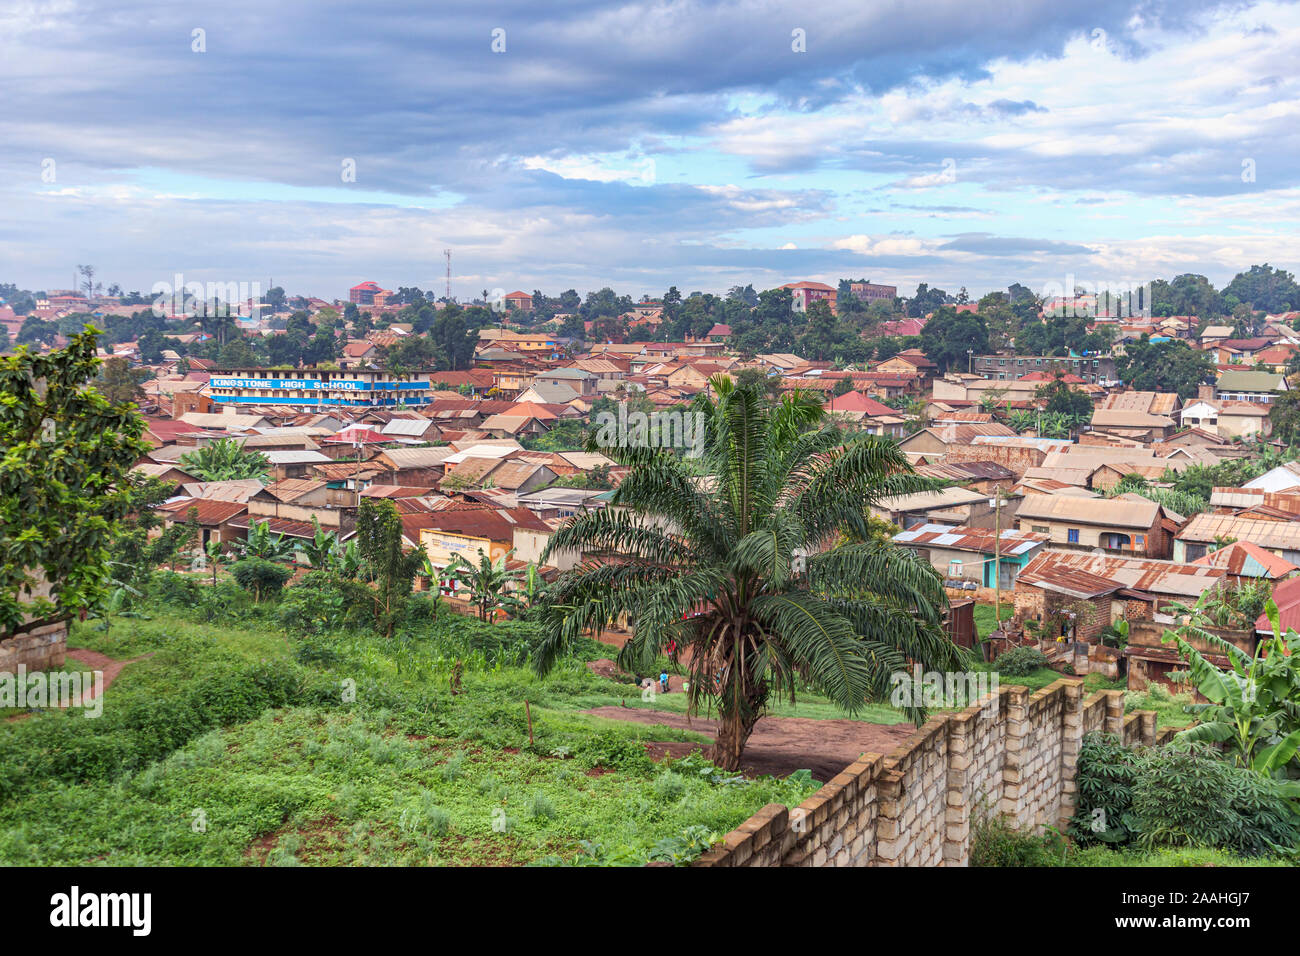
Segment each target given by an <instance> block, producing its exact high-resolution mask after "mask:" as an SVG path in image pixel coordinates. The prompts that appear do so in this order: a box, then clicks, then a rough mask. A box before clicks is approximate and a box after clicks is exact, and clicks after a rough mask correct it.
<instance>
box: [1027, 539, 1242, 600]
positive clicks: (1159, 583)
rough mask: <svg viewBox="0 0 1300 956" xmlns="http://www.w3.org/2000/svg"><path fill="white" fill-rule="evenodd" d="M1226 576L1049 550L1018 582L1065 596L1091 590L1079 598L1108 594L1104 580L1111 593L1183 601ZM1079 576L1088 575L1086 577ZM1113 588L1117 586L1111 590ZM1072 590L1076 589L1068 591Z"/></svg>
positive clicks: (1208, 570)
mask: <svg viewBox="0 0 1300 956" xmlns="http://www.w3.org/2000/svg"><path fill="white" fill-rule="evenodd" d="M1227 573H1228V572H1227V571H1225V570H1224V569H1223V568H1209V567H1204V566H1197V565H1187V564H1179V563H1177V562H1174V561H1157V560H1154V559H1149V558H1123V557H1118V556H1116V555H1108V554H1091V553H1088V552H1083V551H1054V550H1047V551H1043V552H1042V553H1040V554H1039V555H1038V556H1037V557H1035V558H1034V559H1033V560H1032V561H1030V562H1029V564H1028V565H1027V566H1026V567H1025V569H1024V570H1023V571H1021V572H1020V574H1019V576H1018V577H1017V578H1016V582H1017V584H1019V583H1020V582H1024V583H1025V584H1033V585H1040V584H1051V585H1053V586H1055V588H1056V589H1058V590H1062V591H1063V593H1074V591H1079V592H1086V591H1089V590H1091V593H1090V594H1082V593H1081V594H1080V595H1078V596H1089V597H1091V596H1095V595H1096V594H1104V593H1108V592H1107V591H1104V590H1097V588H1099V587H1101V584H1100V581H1105V582H1106V587H1107V588H1110V589H1111V590H1118V589H1119V588H1128V589H1130V590H1134V591H1144V592H1148V593H1152V594H1158V595H1166V596H1170V597H1178V598H1180V599H1181V598H1193V599H1194V598H1197V597H1200V595H1201V594H1203V593H1204V592H1205V591H1207V590H1208V589H1209V588H1210V587H1212V586H1213V585H1214V584H1216V583H1217V582H1219V581H1220V580H1221V579H1222V578H1223V577H1224V576H1225V575H1226V574H1227ZM1079 575H1086V577H1081V576H1079ZM1099 579H1100V580H1099ZM1111 585H1114V587H1113V588H1111V587H1110V586H1111ZM1070 588H1073V590H1071V591H1066V590H1065V589H1070Z"/></svg>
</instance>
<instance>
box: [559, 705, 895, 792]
mask: <svg viewBox="0 0 1300 956" xmlns="http://www.w3.org/2000/svg"><path fill="white" fill-rule="evenodd" d="M585 713H588V714H595V715H596V716H597V717H606V718H609V719H610V720H629V721H633V722H635V723H640V724H664V725H665V726H668V727H678V728H681V729H683V730H694V731H695V732H697V733H701V734H708V735H709V736H713V735H714V734H715V733H716V731H717V721H716V720H713V719H711V718H708V717H696V718H694V719H693V720H687V718H686V716H685V715H684V714H673V713H667V712H664V711H655V710H639V709H634V708H630V707H597V708H595V709H594V710H588V711H585ZM915 731H916V728H915V727H913V726H912V725H911V724H895V725H893V726H890V725H886V724H868V723H864V722H862V721H860V720H814V719H811V718H808V717H764V718H762V719H761V720H759V722H758V723H757V724H756V725H755V726H754V733H753V735H752V736H751V737H750V738H749V743H748V744H747V745H746V746H745V759H744V762H743V765H742V768H741V769H742V770H743V771H744V773H745V774H746V776H751V777H757V776H762V775H764V774H772V775H774V776H778V777H784V776H786V775H788V774H791V773H793V772H794V771H796V770H803V769H807V770H811V771H812V775H813V776H814V777H815V778H817V779H818V780H829V779H831V777H833V776H835V775H836V774H837V773H839V772H840V771H841V770H843V769H844V768H845V767H847V766H848V765H849V764H851V763H853V761H855V760H857V759H858V758H859V757H861V756H862V755H863V754H864V753H878V754H887V753H890V752H892V751H893V750H894V749H896V748H897V747H898V746H899V744H901V743H903V742H904V741H906V740H907V738H909V737H910V736H912V734H913V733H915ZM646 747H647V749H648V750H649V751H650V753H651V754H652V755H653V756H655V757H656V759H662V758H663V757H665V756H672V757H682V756H685V755H686V754H689V753H690V752H691V751H692V750H699V749H700V748H701V745H700V744H693V743H673V742H662V743H659V742H656V743H651V744H647V745H646Z"/></svg>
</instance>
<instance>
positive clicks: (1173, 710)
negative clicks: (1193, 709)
mask: <svg viewBox="0 0 1300 956" xmlns="http://www.w3.org/2000/svg"><path fill="white" fill-rule="evenodd" d="M1192 702H1193V701H1192V695H1191V694H1190V693H1187V694H1178V695H1174V694H1171V693H1170V692H1169V690H1168V689H1167V688H1165V687H1164V685H1162V684H1156V683H1152V684H1151V685H1150V686H1149V687H1147V689H1146V690H1145V691H1130V692H1129V693H1127V694H1125V695H1124V711H1125V712H1126V713H1127V712H1130V711H1134V710H1154V711H1155V712H1156V726H1157V727H1190V726H1191V725H1192V724H1194V723H1195V722H1196V716H1195V715H1194V714H1189V713H1187V711H1186V709H1185V708H1187V707H1188V706H1190V705H1191V704H1192Z"/></svg>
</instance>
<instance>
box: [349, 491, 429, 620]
mask: <svg viewBox="0 0 1300 956" xmlns="http://www.w3.org/2000/svg"><path fill="white" fill-rule="evenodd" d="M357 550H358V552H359V553H360V555H361V561H362V566H363V568H364V570H365V573H366V576H367V577H368V578H369V579H370V581H371V582H372V584H373V597H372V601H373V605H372V610H373V613H374V619H375V629H376V630H378V631H380V632H381V633H383V635H384V636H385V637H392V636H393V631H394V630H395V629H396V627H397V621H398V619H399V617H400V615H401V611H402V608H403V606H404V605H405V603H406V598H407V597H408V596H409V595H410V593H411V588H412V587H413V586H414V583H415V576H416V575H417V574H418V573H419V572H420V569H421V567H423V565H424V549H423V548H416V549H414V550H412V551H409V552H408V551H405V550H404V549H403V545H402V519H401V517H400V516H399V515H398V513H397V508H396V506H395V505H394V504H393V503H392V502H391V501H389V500H387V499H381V500H379V501H378V502H376V501H375V499H373V498H363V499H362V500H361V508H360V510H359V511H358V513H357Z"/></svg>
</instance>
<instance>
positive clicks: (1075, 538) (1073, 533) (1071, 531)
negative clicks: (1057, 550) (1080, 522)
mask: <svg viewBox="0 0 1300 956" xmlns="http://www.w3.org/2000/svg"><path fill="white" fill-rule="evenodd" d="M1065 540H1066V541H1068V542H1069V543H1070V544H1078V543H1079V529H1078V528H1067V529H1066V531H1065Z"/></svg>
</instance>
